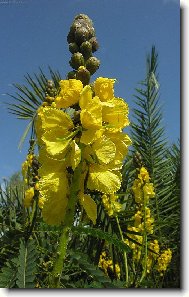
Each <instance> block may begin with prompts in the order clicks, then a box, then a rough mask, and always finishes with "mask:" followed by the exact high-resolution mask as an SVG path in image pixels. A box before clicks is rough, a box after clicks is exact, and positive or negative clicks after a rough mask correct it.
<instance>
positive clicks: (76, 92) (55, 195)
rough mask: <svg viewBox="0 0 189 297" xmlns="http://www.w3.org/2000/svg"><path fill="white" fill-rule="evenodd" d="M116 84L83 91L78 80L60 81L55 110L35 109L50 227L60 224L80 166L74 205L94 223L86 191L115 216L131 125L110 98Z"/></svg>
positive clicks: (123, 108)
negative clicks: (102, 199) (107, 203)
mask: <svg viewBox="0 0 189 297" xmlns="http://www.w3.org/2000/svg"><path fill="white" fill-rule="evenodd" d="M114 83H115V80H114V79H109V78H102V77H100V78H97V79H96V81H95V82H94V85H93V87H92V86H90V85H86V86H85V87H83V84H82V82H81V81H79V80H76V79H68V80H61V81H60V91H59V94H58V95H57V96H56V97H55V103H56V106H55V105H53V106H52V105H51V106H41V107H40V108H39V109H38V114H37V117H36V121H35V128H36V134H37V138H38V144H39V147H40V152H39V162H40V163H41V168H40V170H39V172H40V182H39V192H40V207H41V208H42V214H43V218H44V219H45V221H46V222H47V223H49V224H59V223H61V222H63V218H64V214H65V211H66V206H67V202H68V199H69V188H70V184H71V182H72V174H73V172H74V170H75V169H76V168H77V167H78V165H79V164H80V163H81V162H84V163H85V169H84V172H83V173H82V176H83V177H82V178H81V182H80V187H81V189H80V192H79V194H78V199H79V202H80V205H81V206H82V207H83V208H84V210H85V212H86V213H87V215H88V217H89V218H90V219H91V220H92V222H93V223H95V221H96V216H97V214H96V204H95V202H94V200H93V199H92V198H91V196H90V195H89V194H88V191H89V190H91V191H98V192H101V193H102V194H105V195H109V197H111V201H112V203H113V205H114V209H115V210H116V211H118V210H119V207H120V206H119V203H118V202H117V201H116V199H114V201H113V198H112V197H116V196H115V195H114V194H115V193H116V192H117V191H118V190H119V189H120V187H121V181H122V176H121V173H120V169H121V168H122V164H123V161H124V159H125V156H126V154H127V151H128V146H129V145H130V144H131V140H130V138H129V136H128V135H127V134H125V133H123V129H124V128H125V127H126V126H127V125H128V124H129V120H128V105H127V103H126V102H125V101H124V100H123V99H121V98H117V97H114ZM69 107H72V108H75V113H73V115H71V116H70V115H68V113H67V110H66V109H67V108H69ZM70 168H71V170H72V171H70ZM51 209H52V210H51ZM115 210H114V211H115ZM53 216H54V217H55V218H54V219H53Z"/></svg>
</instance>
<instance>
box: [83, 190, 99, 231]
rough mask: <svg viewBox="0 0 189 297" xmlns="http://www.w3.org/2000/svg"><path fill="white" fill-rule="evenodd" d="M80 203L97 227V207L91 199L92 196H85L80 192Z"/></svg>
mask: <svg viewBox="0 0 189 297" xmlns="http://www.w3.org/2000/svg"><path fill="white" fill-rule="evenodd" d="M79 202H80V204H81V205H82V206H83V208H84V210H85V212H86V214H87V216H88V217H89V219H91V221H92V222H93V224H94V225H95V224H96V218H97V205H96V203H95V201H94V200H93V199H92V198H91V196H90V195H87V194H83V193H82V192H80V194H79Z"/></svg>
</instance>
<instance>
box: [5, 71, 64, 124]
mask: <svg viewBox="0 0 189 297" xmlns="http://www.w3.org/2000/svg"><path fill="white" fill-rule="evenodd" d="M39 70H40V72H39V74H34V77H32V76H31V75H30V74H27V75H25V80H26V83H27V84H26V85H20V84H13V85H14V87H15V88H16V95H12V94H8V95H9V96H10V97H11V98H13V99H14V101H15V103H8V106H9V107H8V110H9V111H10V113H12V114H15V115H16V116H17V118H18V119H24V120H32V121H33V119H34V118H35V115H36V110H37V108H38V107H39V106H40V105H41V104H42V103H43V101H44V100H45V94H46V91H47V82H48V80H49V79H50V80H52V81H53V82H54V85H55V88H56V89H57V90H58V88H59V81H60V79H61V77H60V73H59V72H58V71H53V70H52V69H51V67H49V73H50V75H49V78H48V77H47V75H45V73H44V72H43V71H42V69H41V68H40V69H39Z"/></svg>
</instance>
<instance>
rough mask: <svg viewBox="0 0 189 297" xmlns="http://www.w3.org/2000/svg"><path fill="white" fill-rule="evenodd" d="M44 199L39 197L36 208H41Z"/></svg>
mask: <svg viewBox="0 0 189 297" xmlns="http://www.w3.org/2000/svg"><path fill="white" fill-rule="evenodd" d="M45 200H46V199H45V198H44V197H39V200H38V206H39V208H43V205H44V203H45Z"/></svg>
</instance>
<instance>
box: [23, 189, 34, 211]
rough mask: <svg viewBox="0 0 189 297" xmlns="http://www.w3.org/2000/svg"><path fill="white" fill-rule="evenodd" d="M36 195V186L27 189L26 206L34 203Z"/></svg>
mask: <svg viewBox="0 0 189 297" xmlns="http://www.w3.org/2000/svg"><path fill="white" fill-rule="evenodd" d="M33 197H34V188H33V187H30V188H29V189H27V190H26V191H25V197H24V206H25V207H30V206H31V204H32V200H33Z"/></svg>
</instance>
